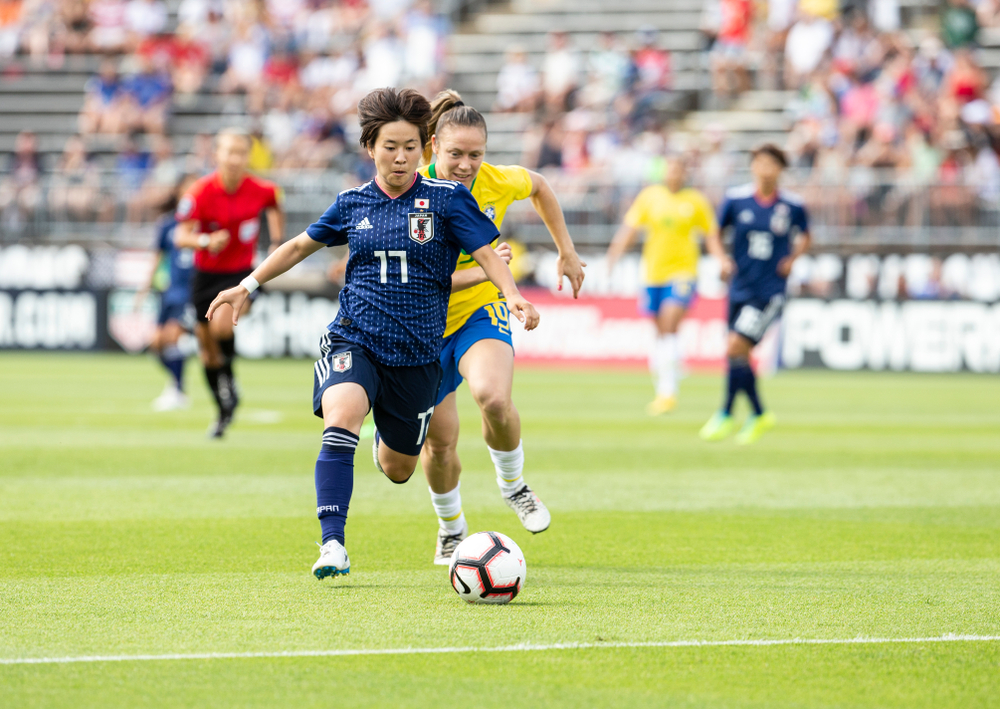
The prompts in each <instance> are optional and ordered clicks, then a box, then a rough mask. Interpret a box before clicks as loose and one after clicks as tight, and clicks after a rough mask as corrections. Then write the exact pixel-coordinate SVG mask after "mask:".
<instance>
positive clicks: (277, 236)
mask: <svg viewBox="0 0 1000 709" xmlns="http://www.w3.org/2000/svg"><path fill="white" fill-rule="evenodd" d="M264 217H265V218H266V219H267V233H268V234H269V235H270V237H271V246H270V248H268V250H267V251H268V253H269V254H273V253H274V252H275V251H277V250H278V247H280V246H281V244H282V242H283V241H284V240H285V210H283V209H282V208H281V207H269V208H267V209H265V210H264Z"/></svg>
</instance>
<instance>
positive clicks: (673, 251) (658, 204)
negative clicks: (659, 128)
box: [607, 157, 732, 416]
mask: <svg viewBox="0 0 1000 709" xmlns="http://www.w3.org/2000/svg"><path fill="white" fill-rule="evenodd" d="M686 177H687V175H686V170H685V166H684V161H683V159H682V158H680V157H671V158H670V159H669V160H668V161H667V166H666V173H665V180H664V183H663V184H659V185H649V186H648V187H646V188H644V189H643V190H642V191H641V192H640V193H639V195H638V196H637V197H636V198H635V202H633V203H632V206H631V207H629V210H628V212H626V213H625V220H624V223H623V224H622V226H621V228H620V229H619V230H618V232H617V233H616V234H615V236H614V239H612V241H611V245H610V246H609V247H608V253H607V264H608V271H609V272H610V271H611V270H612V269H613V268H614V266H615V264H616V263H617V262H618V259H619V258H621V256H622V254H623V253H625V252H626V251H627V250H628V249H629V247H630V246H632V244H633V243H634V242H635V239H636V238H637V237H638V235H639V231H640V229H644V230H645V231H646V243H645V244H644V246H643V249H642V256H643V261H644V276H645V285H646V287H645V289H644V291H642V292H640V297H639V303H640V309H641V310H643V311H644V312H645V313H646V314H647V315H649V316H651V317H652V318H653V320H654V322H655V323H656V341H655V343H654V345H653V349H652V351H651V352H650V356H649V369H650V371H651V372H652V374H653V380H654V382H655V384H656V398H655V399H654V400H653V401H652V402H650V404H649V405H648V406H647V407H646V411H647V412H648V413H649V414H650V415H653V416H656V415H659V414H664V413H667V412H669V411H672V410H673V409H674V408H675V407H676V406H677V362H678V361H679V360H680V354H681V353H680V347H679V343H678V340H677V328H678V326H679V325H680V322H681V320H682V319H683V317H684V313H686V312H687V309H688V308H689V307H690V305H691V301H692V300H693V299H694V295H695V280H696V278H697V276H698V256H699V254H700V250H699V247H698V236H699V235H702V236H704V237H705V246H706V248H707V249H708V252H709V253H710V254H712V255H713V256H715V257H716V258H717V259H719V263H720V265H721V270H722V276H723V278H724V279H725V278H728V277H729V274H730V273H732V261H730V259H729V257H728V256H726V254H725V252H724V251H723V250H722V242H721V240H720V239H719V226H718V223H717V222H716V219H715V212H714V210H713V209H712V205H711V203H709V201H708V199H707V198H706V197H705V196H704V195H703V194H702V193H701V192H699V191H698V190H695V189H692V188H690V187H685V180H686Z"/></svg>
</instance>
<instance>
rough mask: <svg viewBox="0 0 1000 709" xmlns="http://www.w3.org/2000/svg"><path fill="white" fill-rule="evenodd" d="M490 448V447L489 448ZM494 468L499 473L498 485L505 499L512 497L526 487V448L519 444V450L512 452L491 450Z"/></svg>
mask: <svg viewBox="0 0 1000 709" xmlns="http://www.w3.org/2000/svg"><path fill="white" fill-rule="evenodd" d="M487 447H488V446H487ZM489 451H490V458H492V459H493V467H495V468H496V471H497V485H498V486H499V488H500V492H501V493H502V494H503V495H504V497H510V496H511V495H513V494H514V493H515V492H517V491H518V490H520V489H521V488H522V487H524V475H523V473H524V448H522V447H521V442H520V441H518V442H517V448H515V449H514V450H512V451H496V450H493V449H492V448H490V449H489Z"/></svg>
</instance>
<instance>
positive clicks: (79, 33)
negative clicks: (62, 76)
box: [53, 0, 94, 54]
mask: <svg viewBox="0 0 1000 709" xmlns="http://www.w3.org/2000/svg"><path fill="white" fill-rule="evenodd" d="M57 17H58V20H57V22H56V30H55V35H56V36H55V39H54V40H53V44H55V45H56V46H57V47H59V48H61V49H62V50H63V51H65V52H67V53H69V54H80V53H82V52H86V51H87V50H89V49H90V46H91V45H90V37H91V34H90V33H91V30H93V27H94V23H93V20H92V19H91V16H90V12H89V10H88V8H87V0H64V2H62V3H60V4H59V11H58V15H57Z"/></svg>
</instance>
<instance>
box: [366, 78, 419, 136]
mask: <svg viewBox="0 0 1000 709" xmlns="http://www.w3.org/2000/svg"><path fill="white" fill-rule="evenodd" d="M430 115H431V105H430V103H429V102H428V101H427V99H426V98H424V97H423V96H422V95H421V94H420V93H419V92H418V91H414V90H413V89H402V90H401V91H397V90H396V89H393V88H387V89H375V90H374V91H372V92H371V93H369V94H368V95H367V96H365V97H364V98H363V99H361V100H360V101H358V123H360V124H361V141H360V142H361V146H362V147H364V148H368V149H372V148H374V147H375V141H376V140H377V139H378V134H379V131H381V130H382V126H384V125H385V124H386V123H393V122H395V121H406V122H407V123H412V124H413V125H414V126H416V127H417V129H418V130H419V131H420V147H421V148H423V147H424V146H425V145H427V121H428V119H429V118H430Z"/></svg>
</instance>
